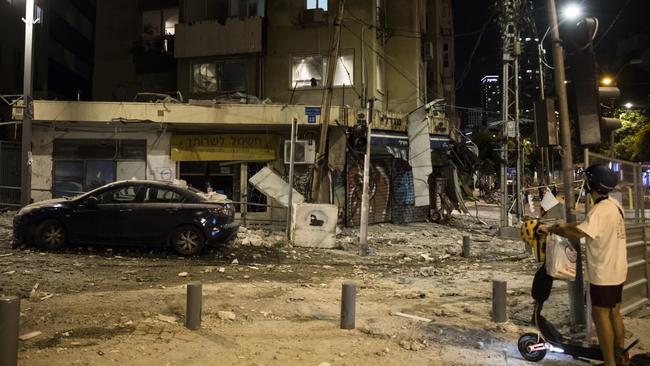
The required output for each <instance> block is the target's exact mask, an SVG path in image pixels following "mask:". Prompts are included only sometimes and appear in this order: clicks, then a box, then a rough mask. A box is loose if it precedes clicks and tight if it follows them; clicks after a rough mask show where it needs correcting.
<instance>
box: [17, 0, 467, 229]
mask: <svg viewBox="0 0 650 366" xmlns="http://www.w3.org/2000/svg"><path fill="white" fill-rule="evenodd" d="M96 7H97V13H96V27H95V29H96V32H95V60H94V61H95V62H94V69H93V73H94V76H93V87H92V90H93V98H92V99H93V101H76V100H75V101H51V100H49V101H46V100H36V101H35V102H34V124H33V139H32V153H33V155H32V156H33V164H32V193H31V197H32V199H33V200H35V201H38V200H43V199H48V198H51V197H60V196H65V195H73V194H75V193H78V192H85V191H88V190H91V189H93V188H96V187H98V186H101V185H103V184H106V183H109V182H112V181H116V180H122V179H131V178H138V179H154V180H167V181H169V180H173V179H182V180H185V181H187V182H188V184H190V185H191V186H193V187H195V188H198V189H200V190H203V191H215V192H218V193H222V194H225V195H227V196H228V197H229V198H231V199H232V200H233V201H235V202H238V203H239V204H238V205H237V207H238V215H239V218H240V219H241V220H242V221H244V222H259V223H273V222H281V221H283V220H284V219H285V217H286V214H285V212H286V209H285V208H284V207H283V206H286V203H284V204H283V202H282V200H279V199H278V197H277V196H273V195H271V194H268V195H267V194H264V193H263V191H265V190H264V189H261V188H262V187H260V186H259V182H258V180H255V179H252V178H253V177H255V175H256V174H258V173H259V172H260V171H262V170H263V169H264V168H267V170H270V171H271V172H272V173H273V174H274V175H275V176H277V177H280V178H281V179H283V180H284V181H287V180H288V179H287V177H288V174H289V169H288V156H287V155H288V149H287V146H288V144H287V143H286V142H287V140H289V138H290V128H291V121H292V120H293V119H294V118H295V119H297V121H298V143H297V149H296V151H297V155H296V164H297V165H296V170H295V177H294V188H295V189H296V191H297V192H298V193H300V194H301V195H302V196H304V197H306V198H307V199H309V191H310V187H311V179H312V172H313V167H314V163H315V156H316V150H317V144H318V140H319V134H320V124H321V114H322V113H321V112H322V111H321V103H322V99H323V89H324V87H325V83H326V80H327V75H326V73H327V63H328V62H329V59H330V58H329V46H330V40H331V37H332V35H333V31H334V29H335V27H336V25H335V24H334V18H335V16H336V13H337V9H338V1H333V0H330V1H326V0H303V1H292V0H268V1H265V0H139V1H133V0H110V1H109V0H97V2H96ZM450 7H451V5H450V0H409V1H400V2H394V1H386V0H377V1H364V2H361V1H356V0H348V1H347V2H346V5H345V8H344V14H343V21H342V23H341V25H340V34H341V37H340V46H339V52H338V53H339V57H338V59H337V60H336V62H337V63H336V66H335V73H334V77H333V89H332V90H333V92H332V100H331V113H330V116H331V117H330V121H329V126H330V128H329V133H328V146H327V154H328V166H329V174H328V177H327V180H328V182H329V183H330V184H329V187H331V189H330V195H329V201H330V202H331V203H334V204H336V205H337V206H338V207H339V219H340V221H341V222H344V223H346V224H347V225H356V224H358V221H359V212H360V200H361V189H362V188H361V187H362V186H361V182H362V177H361V173H362V171H363V168H362V164H363V157H362V156H360V155H359V154H356V153H355V152H354V151H352V149H350V146H349V144H348V136H349V133H350V132H349V130H350V128H352V126H354V124H355V123H356V120H357V116H358V114H359V113H360V112H363V107H364V103H363V101H362V100H361V99H362V98H361V97H362V95H363V94H365V95H366V96H367V98H373V99H374V100H375V108H374V109H375V111H374V120H373V124H372V129H373V132H372V139H371V169H370V171H371V177H370V178H371V179H370V194H371V199H370V217H369V221H370V223H380V222H409V221H422V220H425V219H427V218H429V217H431V216H432V213H435V212H438V213H439V214H440V215H444V212H445V211H447V212H448V211H449V210H450V209H453V208H462V207H463V205H462V193H461V188H460V187H462V184H461V180H462V177H463V176H465V177H466V176H467V174H468V172H469V175H470V176H471V171H472V169H473V161H472V157H471V154H468V153H467V148H466V147H465V141H462V137H461V136H460V135H459V134H458V133H457V127H458V126H457V124H458V123H457V119H456V116H455V114H454V111H453V109H452V108H451V106H453V104H454V87H453V86H454V79H453V77H454V70H453V25H452V18H451V8H450ZM118 20H119V21H118ZM21 113H22V108H20V107H16V108H14V115H13V118H14V119H15V120H20V119H21V118H22V116H21ZM416 124H417V125H418V126H419V128H417V129H415V128H411V127H409V126H415V125H416ZM411 130H413V131H415V130H417V131H415V132H413V131H411ZM415 140H418V141H419V142H418V144H417V146H418V149H419V150H417V152H416V153H415V154H414V146H415V145H414V141H415ZM422 156H426V158H425V159H421V157H422ZM418 159H419V160H418ZM416 160H417V161H416ZM427 165H428V166H427ZM463 171H465V173H463ZM251 182H254V183H255V184H252V183H251ZM256 185H258V186H257V187H256ZM436 187H437V188H436ZM258 188H260V189H258ZM267 193H268V192H267ZM434 217H436V216H435V215H434Z"/></svg>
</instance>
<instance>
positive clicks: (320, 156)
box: [311, 0, 345, 201]
mask: <svg viewBox="0 0 650 366" xmlns="http://www.w3.org/2000/svg"><path fill="white" fill-rule="evenodd" d="M344 9H345V0H340V1H339V9H338V12H337V13H336V19H335V20H334V25H333V31H334V34H333V35H332V42H331V43H330V49H329V56H328V60H327V80H326V84H325V88H324V89H323V101H322V104H321V119H320V124H321V128H320V139H319V141H318V152H317V153H316V167H315V169H314V176H313V180H312V185H311V199H312V200H314V201H318V200H319V199H320V190H321V180H322V179H323V177H324V176H326V175H327V174H326V171H327V164H325V158H326V156H327V131H328V128H329V123H330V107H331V103H332V84H334V74H335V72H336V65H337V64H338V59H339V44H340V42H341V23H342V22H343V11H344Z"/></svg>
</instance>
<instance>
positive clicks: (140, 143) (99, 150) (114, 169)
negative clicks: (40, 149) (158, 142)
mask: <svg viewBox="0 0 650 366" xmlns="http://www.w3.org/2000/svg"><path fill="white" fill-rule="evenodd" d="M146 156H147V147H146V141H145V140H98V139H95V140H92V139H91V140H55V141H54V151H53V153H52V158H53V160H54V170H53V177H52V178H53V179H52V181H53V184H52V196H53V197H61V196H73V195H75V194H77V193H79V192H85V191H90V190H93V189H95V188H98V187H101V186H103V185H106V184H108V183H111V182H114V181H116V180H127V179H131V178H137V179H145V178H146Z"/></svg>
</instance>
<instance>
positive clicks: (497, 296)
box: [492, 280, 508, 323]
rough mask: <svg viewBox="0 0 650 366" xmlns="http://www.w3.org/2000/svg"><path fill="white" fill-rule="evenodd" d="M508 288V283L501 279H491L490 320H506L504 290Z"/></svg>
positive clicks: (501, 321)
mask: <svg viewBox="0 0 650 366" xmlns="http://www.w3.org/2000/svg"><path fill="white" fill-rule="evenodd" d="M507 290H508V283H507V282H506V281H501V280H492V320H494V321H495V322H497V323H504V322H507V321H508V316H507V314H506V308H507V306H508V304H507V302H506V292H507Z"/></svg>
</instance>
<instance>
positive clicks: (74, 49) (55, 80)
mask: <svg viewBox="0 0 650 366" xmlns="http://www.w3.org/2000/svg"><path fill="white" fill-rule="evenodd" d="M24 17H25V1H21V0H7V1H1V2H0V94H3V95H6V94H22V93H23V60H24V49H25V43H24V34H25V24H24V23H23V21H22V18H24ZM34 18H35V19H38V20H39V21H38V23H37V24H36V25H35V26H34V40H33V67H34V70H33V88H34V97H35V98H41V99H67V100H76V99H77V98H79V99H83V100H88V99H90V95H91V89H92V88H91V83H92V74H93V63H94V38H95V36H94V32H95V26H94V23H95V1H94V0H63V1H60V0H57V1H52V0H36V1H35V12H34Z"/></svg>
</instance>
